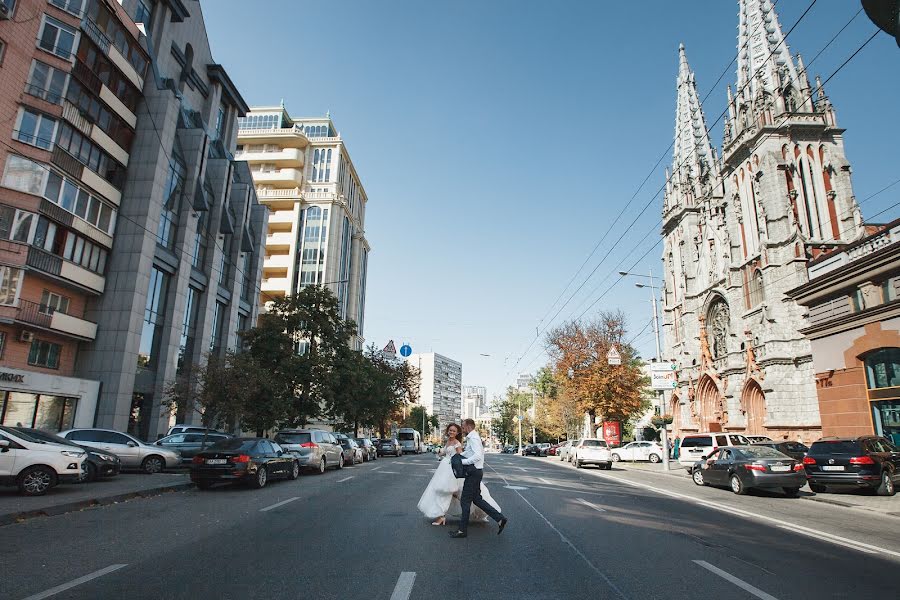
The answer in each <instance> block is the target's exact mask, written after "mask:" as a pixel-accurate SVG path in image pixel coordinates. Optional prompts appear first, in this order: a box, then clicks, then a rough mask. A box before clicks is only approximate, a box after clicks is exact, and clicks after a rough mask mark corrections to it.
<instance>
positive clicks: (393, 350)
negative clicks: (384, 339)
mask: <svg viewBox="0 0 900 600" xmlns="http://www.w3.org/2000/svg"><path fill="white" fill-rule="evenodd" d="M382 352H384V353H385V354H397V346H395V345H394V340H391V341H389V342H388V343H387V346H385V347H384V350H382Z"/></svg>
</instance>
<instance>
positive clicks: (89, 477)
mask: <svg viewBox="0 0 900 600" xmlns="http://www.w3.org/2000/svg"><path fill="white" fill-rule="evenodd" d="M84 480H85V481H86V482H88V483H90V482H92V481H97V467H95V466H94V465H93V464H91V463H89V462H87V461H85V469H84Z"/></svg>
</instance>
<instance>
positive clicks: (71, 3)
mask: <svg viewBox="0 0 900 600" xmlns="http://www.w3.org/2000/svg"><path fill="white" fill-rule="evenodd" d="M50 4H52V5H54V6H58V7H59V8H61V9H63V10H64V11H66V12H70V13H72V14H73V15H75V16H76V17H80V16H81V13H82V11H83V10H84V0H50Z"/></svg>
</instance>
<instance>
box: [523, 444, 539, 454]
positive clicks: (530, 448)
mask: <svg viewBox="0 0 900 600" xmlns="http://www.w3.org/2000/svg"><path fill="white" fill-rule="evenodd" d="M540 455H541V454H540V450H539V449H538V445H537V444H528V445H527V446H525V456H540Z"/></svg>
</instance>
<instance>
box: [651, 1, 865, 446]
mask: <svg viewBox="0 0 900 600" xmlns="http://www.w3.org/2000/svg"><path fill="white" fill-rule="evenodd" d="M739 17H740V22H739V27H738V49H739V54H738V60H737V65H738V67H737V83H736V86H735V88H734V89H732V88H731V86H729V88H728V117H727V119H726V122H725V133H724V137H723V148H722V151H721V154H720V153H719V152H717V150H716V149H715V148H714V147H713V146H712V144H711V142H710V137H709V130H708V128H707V124H706V119H705V117H704V114H703V108H702V106H701V104H700V99H699V95H698V93H697V85H696V82H695V78H694V73H693V72H692V71H691V70H690V67H689V65H688V61H687V57H686V54H685V50H684V46H681V47H680V48H679V72H678V77H677V102H676V113H675V144H674V151H673V161H672V169H671V172H668V171H667V173H666V190H665V200H664V206H663V235H664V238H665V240H664V242H665V246H664V251H663V266H664V271H665V274H666V275H665V285H664V290H663V291H664V317H665V319H664V332H665V350H664V356H665V357H666V358H669V359H672V360H674V361H675V362H676V363H677V366H678V384H677V388H675V389H674V390H673V391H672V392H667V396H666V401H667V412H669V413H671V414H672V415H673V417H674V423H673V429H674V430H675V431H676V433H677V434H678V435H681V434H684V433H688V432H696V431H733V432H737V433H746V434H757V435H768V436H769V437H771V438H773V439H775V440H782V439H792V440H794V439H799V440H802V441H805V442H809V441H811V440H814V439H817V438H818V437H819V435H820V433H821V424H820V419H819V408H818V402H817V396H816V382H815V376H814V372H813V366H812V355H811V348H810V343H809V341H808V340H807V339H806V338H805V337H804V336H803V335H802V334H800V333H799V331H798V330H799V329H801V328H802V327H803V325H804V320H803V310H802V309H801V307H799V306H798V305H797V304H796V303H795V302H794V301H793V300H791V299H789V298H788V297H787V296H786V295H785V292H786V291H788V290H791V289H793V288H795V287H797V286H799V285H801V284H803V283H805V282H806V281H807V280H808V276H807V269H806V265H807V261H808V260H810V259H811V258H812V257H814V256H816V255H817V254H818V253H820V252H822V251H824V250H827V249H831V248H834V247H839V246H842V245H845V244H847V243H850V242H852V241H854V240H857V239H859V238H860V237H862V236H863V235H864V233H863V231H864V230H863V223H862V219H861V215H860V212H859V208H858V206H857V203H856V199H855V197H854V195H853V189H852V185H851V182H850V164H849V162H848V161H847V158H846V156H845V154H844V142H843V133H844V130H843V129H841V128H840V127H838V125H837V119H836V116H835V111H834V107H833V106H832V105H831V103H830V102H829V100H828V97H827V96H826V95H825V91H824V89H823V87H822V85H821V83H820V82H819V80H818V78H817V79H816V85H815V86H813V85H811V84H810V81H809V77H808V75H807V73H806V69H805V68H804V65H803V61H802V59H801V57H800V56H799V55H797V56H792V55H791V53H790V51H789V49H788V46H787V44H786V42H785V41H784V34H783V33H782V29H781V26H780V24H779V21H778V17H777V15H776V14H775V10H774V8H773V7H772V3H771V2H770V0H740V1H739Z"/></svg>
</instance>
